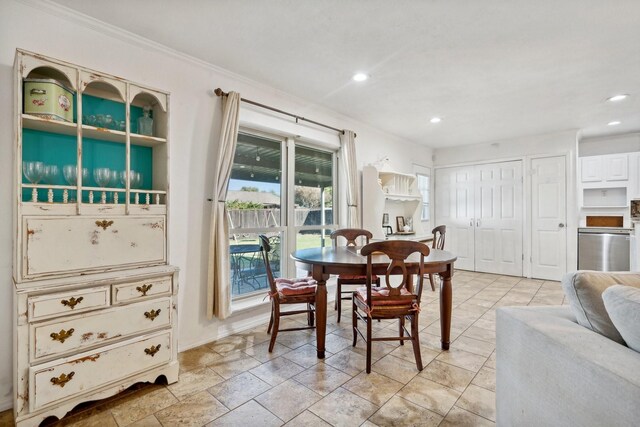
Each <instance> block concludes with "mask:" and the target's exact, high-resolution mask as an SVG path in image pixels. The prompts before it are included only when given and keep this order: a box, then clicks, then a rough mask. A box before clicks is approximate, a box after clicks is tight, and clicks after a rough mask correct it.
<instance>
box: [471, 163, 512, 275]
mask: <svg viewBox="0 0 640 427" xmlns="http://www.w3.org/2000/svg"><path fill="white" fill-rule="evenodd" d="M475 184H476V189H475V220H476V223H475V226H476V230H475V268H476V271H482V272H487V273H499V274H509V275H513V276H521V275H522V253H523V252H522V230H523V215H522V162H521V161H513V162H504V163H492V164H487V165H478V166H476V169H475Z"/></svg>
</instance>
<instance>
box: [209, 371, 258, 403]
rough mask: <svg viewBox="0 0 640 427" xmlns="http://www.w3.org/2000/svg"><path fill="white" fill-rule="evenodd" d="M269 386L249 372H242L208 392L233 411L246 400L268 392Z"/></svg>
mask: <svg viewBox="0 0 640 427" xmlns="http://www.w3.org/2000/svg"><path fill="white" fill-rule="evenodd" d="M270 388H271V385H269V384H267V383H266V382H264V381H262V380H261V379H260V378H258V377H256V376H255V375H253V374H251V373H250V372H243V373H241V374H239V375H236V376H235V377H233V378H231V379H228V380H226V381H225V382H223V383H220V384H217V385H215V386H213V387H211V388H210V389H209V390H208V391H209V393H211V394H212V395H213V397H215V398H216V399H218V400H219V401H220V402H222V404H224V406H226V407H227V408H229V409H235V408H237V407H238V406H240V405H242V404H243V403H245V402H247V401H248V400H251V399H253V398H254V397H256V396H258V395H260V394H262V393H264V392H265V391H267V390H269V389H270Z"/></svg>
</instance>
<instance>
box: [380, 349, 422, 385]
mask: <svg viewBox="0 0 640 427" xmlns="http://www.w3.org/2000/svg"><path fill="white" fill-rule="evenodd" d="M371 370H372V371H375V372H378V373H380V374H383V375H385V376H387V377H389V378H392V379H394V380H396V381H398V382H401V383H402V384H406V383H408V382H409V381H411V379H412V378H413V377H415V376H416V375H418V373H419V372H420V371H418V369H417V368H416V365H415V364H409V363H407V362H406V361H405V360H404V359H400V358H398V357H395V356H391V355H388V356H385V357H383V358H382V359H380V360H378V361H377V362H376V363H374V364H373V365H372V366H371Z"/></svg>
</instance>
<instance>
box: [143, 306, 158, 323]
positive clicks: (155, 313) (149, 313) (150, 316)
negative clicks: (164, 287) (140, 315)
mask: <svg viewBox="0 0 640 427" xmlns="http://www.w3.org/2000/svg"><path fill="white" fill-rule="evenodd" d="M161 311H162V310H160V309H157V310H151V311H145V312H144V317H146V318H147V319H150V320H151V321H152V322H153V319H155V318H156V317H158V315H159V314H160V312H161Z"/></svg>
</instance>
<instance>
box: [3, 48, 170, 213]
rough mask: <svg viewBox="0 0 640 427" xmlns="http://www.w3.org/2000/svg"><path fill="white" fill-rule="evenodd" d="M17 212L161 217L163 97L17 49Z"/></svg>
mask: <svg viewBox="0 0 640 427" xmlns="http://www.w3.org/2000/svg"><path fill="white" fill-rule="evenodd" d="M17 61H18V62H19V63H18V64H16V65H17V66H16V71H17V72H16V87H17V88H19V90H18V91H16V94H15V96H16V105H19V106H20V110H19V111H18V112H17V113H18V114H17V120H16V123H17V126H16V143H17V145H18V150H17V157H18V162H17V163H16V164H17V165H19V167H20V170H17V171H16V174H18V176H20V177H21V178H20V183H19V186H18V189H17V190H18V195H19V197H18V199H19V200H18V202H19V206H20V209H21V213H22V214H31V215H42V214H47V215H51V214H54V213H55V214H59V215H83V214H87V215H95V214H100V213H106V212H109V213H113V214H124V215H129V214H147V215H148V214H150V213H155V214H165V213H166V205H167V192H168V188H169V183H168V168H167V164H168V146H167V143H168V136H169V132H168V130H169V94H168V93H166V92H162V91H159V90H156V89H152V88H147V87H144V86H141V85H138V84H134V83H131V82H129V81H127V80H124V79H121V78H118V77H115V76H111V75H108V74H105V73H100V72H96V71H93V70H90V69H86V68H83V67H78V66H74V65H71V64H68V63H65V62H62V61H57V60H55V59H51V58H45V57H43V56H40V55H37V54H31V53H29V52H20V54H19V55H18V56H17Z"/></svg>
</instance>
